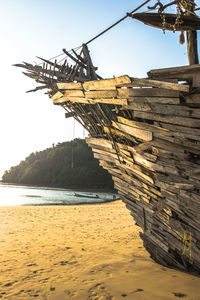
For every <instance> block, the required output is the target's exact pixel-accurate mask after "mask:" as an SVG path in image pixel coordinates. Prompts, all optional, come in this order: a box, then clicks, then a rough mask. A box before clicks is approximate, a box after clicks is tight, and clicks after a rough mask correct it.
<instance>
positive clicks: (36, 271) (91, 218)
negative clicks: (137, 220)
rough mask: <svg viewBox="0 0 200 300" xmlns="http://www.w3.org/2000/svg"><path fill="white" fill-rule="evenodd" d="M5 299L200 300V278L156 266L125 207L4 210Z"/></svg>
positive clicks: (1, 292)
mask: <svg viewBox="0 0 200 300" xmlns="http://www.w3.org/2000/svg"><path fill="white" fill-rule="evenodd" d="M0 224H1V226H0V246H1V248H0V272H1V276H0V298H2V299H14V300H16V299H17V300H18V299H33V298H37V299H51V300H54V299H55V300H61V299H78V300H95V299H99V300H100V299H101V300H103V299H134V300H135V299H136V300H137V299H138V300H139V299H142V300H144V299H145V300H151V299H152V300H154V299H159V300H160V299H164V300H167V299H180V298H181V299H190V300H199V299H200V278H198V277H195V276H192V275H189V274H185V273H182V272H179V271H176V270H172V269H168V268H165V267H163V266H160V265H158V264H156V263H155V262H153V261H152V260H151V258H150V257H149V254H148V253H147V252H146V251H145V249H144V248H143V245H142V241H141V240H140V238H139V230H140V229H139V228H138V227H137V226H135V225H134V221H133V219H132V217H131V216H130V214H129V211H128V210H127V209H126V207H125V205H124V204H123V203H122V202H121V201H116V202H113V203H107V204H100V205H99V204H98V205H81V206H29V207H28V206H21V207H1V208H0Z"/></svg>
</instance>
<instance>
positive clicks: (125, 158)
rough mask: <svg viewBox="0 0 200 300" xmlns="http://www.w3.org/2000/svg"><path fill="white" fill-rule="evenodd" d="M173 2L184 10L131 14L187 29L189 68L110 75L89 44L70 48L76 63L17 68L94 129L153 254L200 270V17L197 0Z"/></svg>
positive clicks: (97, 152) (98, 153) (98, 148)
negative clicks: (93, 57) (97, 63)
mask: <svg viewBox="0 0 200 300" xmlns="http://www.w3.org/2000/svg"><path fill="white" fill-rule="evenodd" d="M146 2H149V1H146ZM146 2H145V3H146ZM171 4H176V5H177V6H178V9H179V11H178V12H179V13H177V14H176V15H173V16H169V15H167V16H165V13H164V9H165V7H164V6H163V5H161V2H160V1H158V3H157V6H154V7H153V8H150V9H156V7H158V8H159V11H158V13H157V14H155V16H154V15H152V13H150V14H149V15H148V13H146V14H139V13H137V14H135V15H134V14H132V13H131V14H128V15H127V16H130V17H133V18H135V19H140V20H141V21H143V22H144V23H147V24H148V25H153V26H156V27H159V28H162V29H165V30H167V29H168V28H169V27H170V29H171V28H172V26H173V30H179V31H181V32H182V31H184V30H187V40H188V53H189V61H190V65H189V66H182V67H175V68H166V69H159V70H151V71H149V72H148V77H146V78H142V79H140V78H135V77H130V76H127V75H124V76H120V77H116V78H111V79H102V78H101V77H100V76H99V75H98V74H97V73H96V71H97V68H95V67H94V66H93V64H92V60H91V57H90V54H89V51H88V47H87V45H86V44H84V45H83V46H82V47H81V52H80V53H79V54H77V52H76V51H75V50H72V52H71V53H69V52H68V51H66V50H64V53H65V54H66V56H67V59H68V60H69V59H70V60H72V61H73V62H74V65H73V66H71V65H69V64H68V62H67V60H65V61H64V62H63V64H62V65H61V64H59V63H58V62H57V61H55V62H51V61H48V60H45V59H42V60H43V65H31V64H28V63H23V64H19V65H17V66H20V67H23V68H25V69H26V70H27V71H28V72H26V73H25V75H27V76H29V77H31V78H33V79H35V80H36V81H37V82H39V83H42V84H43V85H42V86H39V87H36V88H35V89H34V90H38V89H43V88H48V94H49V97H50V98H51V100H52V101H53V103H54V104H55V105H60V106H62V107H63V108H64V109H65V111H66V117H74V118H75V119H76V120H77V121H78V122H80V123H81V124H82V125H83V126H84V127H85V129H86V130H87V131H88V132H89V138H87V139H86V141H87V143H88V145H89V146H90V147H91V148H92V150H93V152H94V157H95V158H97V159H98V160H99V164H100V165H101V166H102V167H103V168H104V169H106V170H107V171H108V172H109V173H110V174H111V175H112V178H113V181H114V185H115V188H116V189H117V190H118V193H119V195H120V197H121V199H122V200H123V201H124V203H125V204H126V206H127V208H128V209H129V210H130V212H131V215H132V216H133V218H134V220H135V221H136V224H137V225H138V226H140V227H141V229H142V232H141V234H140V235H141V238H142V239H143V242H144V246H145V248H146V249H147V250H148V251H149V253H150V254H151V257H152V258H153V259H154V260H155V261H157V262H158V263H160V264H162V265H164V266H169V267H175V268H178V269H180V270H184V271H189V272H196V273H198V274H199V273H200V65H199V64H198V53H197V48H196V47H197V42H196V36H197V35H196V30H198V29H199V28H200V19H199V18H198V17H197V16H196V14H195V13H194V12H195V9H196V8H195V6H194V2H193V1H173V3H171ZM184 5H185V6H184ZM186 5H188V6H186ZM196 10H197V9H196ZM188 11H189V13H188ZM127 16H126V17H127ZM163 20H164V21H163ZM163 22H164V23H163Z"/></svg>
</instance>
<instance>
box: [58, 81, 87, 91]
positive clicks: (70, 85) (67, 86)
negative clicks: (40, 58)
mask: <svg viewBox="0 0 200 300" xmlns="http://www.w3.org/2000/svg"><path fill="white" fill-rule="evenodd" d="M57 87H58V89H60V90H81V89H82V88H83V87H82V83H79V82H58V83H57Z"/></svg>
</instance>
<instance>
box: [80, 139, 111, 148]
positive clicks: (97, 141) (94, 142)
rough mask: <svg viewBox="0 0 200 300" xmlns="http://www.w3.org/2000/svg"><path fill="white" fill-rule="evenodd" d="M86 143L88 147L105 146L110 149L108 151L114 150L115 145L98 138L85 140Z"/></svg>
mask: <svg viewBox="0 0 200 300" xmlns="http://www.w3.org/2000/svg"><path fill="white" fill-rule="evenodd" d="M85 141H86V143H87V144H88V145H91V144H92V145H97V146H103V147H105V148H108V149H112V148H113V146H112V145H113V143H112V142H111V141H109V140H106V139H101V138H99V139H97V138H86V139H85Z"/></svg>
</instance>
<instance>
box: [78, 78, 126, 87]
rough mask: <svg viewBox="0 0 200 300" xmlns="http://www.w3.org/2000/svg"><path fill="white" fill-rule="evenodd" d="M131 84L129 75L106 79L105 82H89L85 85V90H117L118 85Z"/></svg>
mask: <svg viewBox="0 0 200 300" xmlns="http://www.w3.org/2000/svg"><path fill="white" fill-rule="evenodd" d="M126 83H131V79H130V77H129V76H127V75H123V76H119V77H115V78H110V79H104V80H94V81H87V82H85V83H84V84H83V87H84V89H85V90H107V89H112V88H113V89H115V87H116V85H119V84H126Z"/></svg>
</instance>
